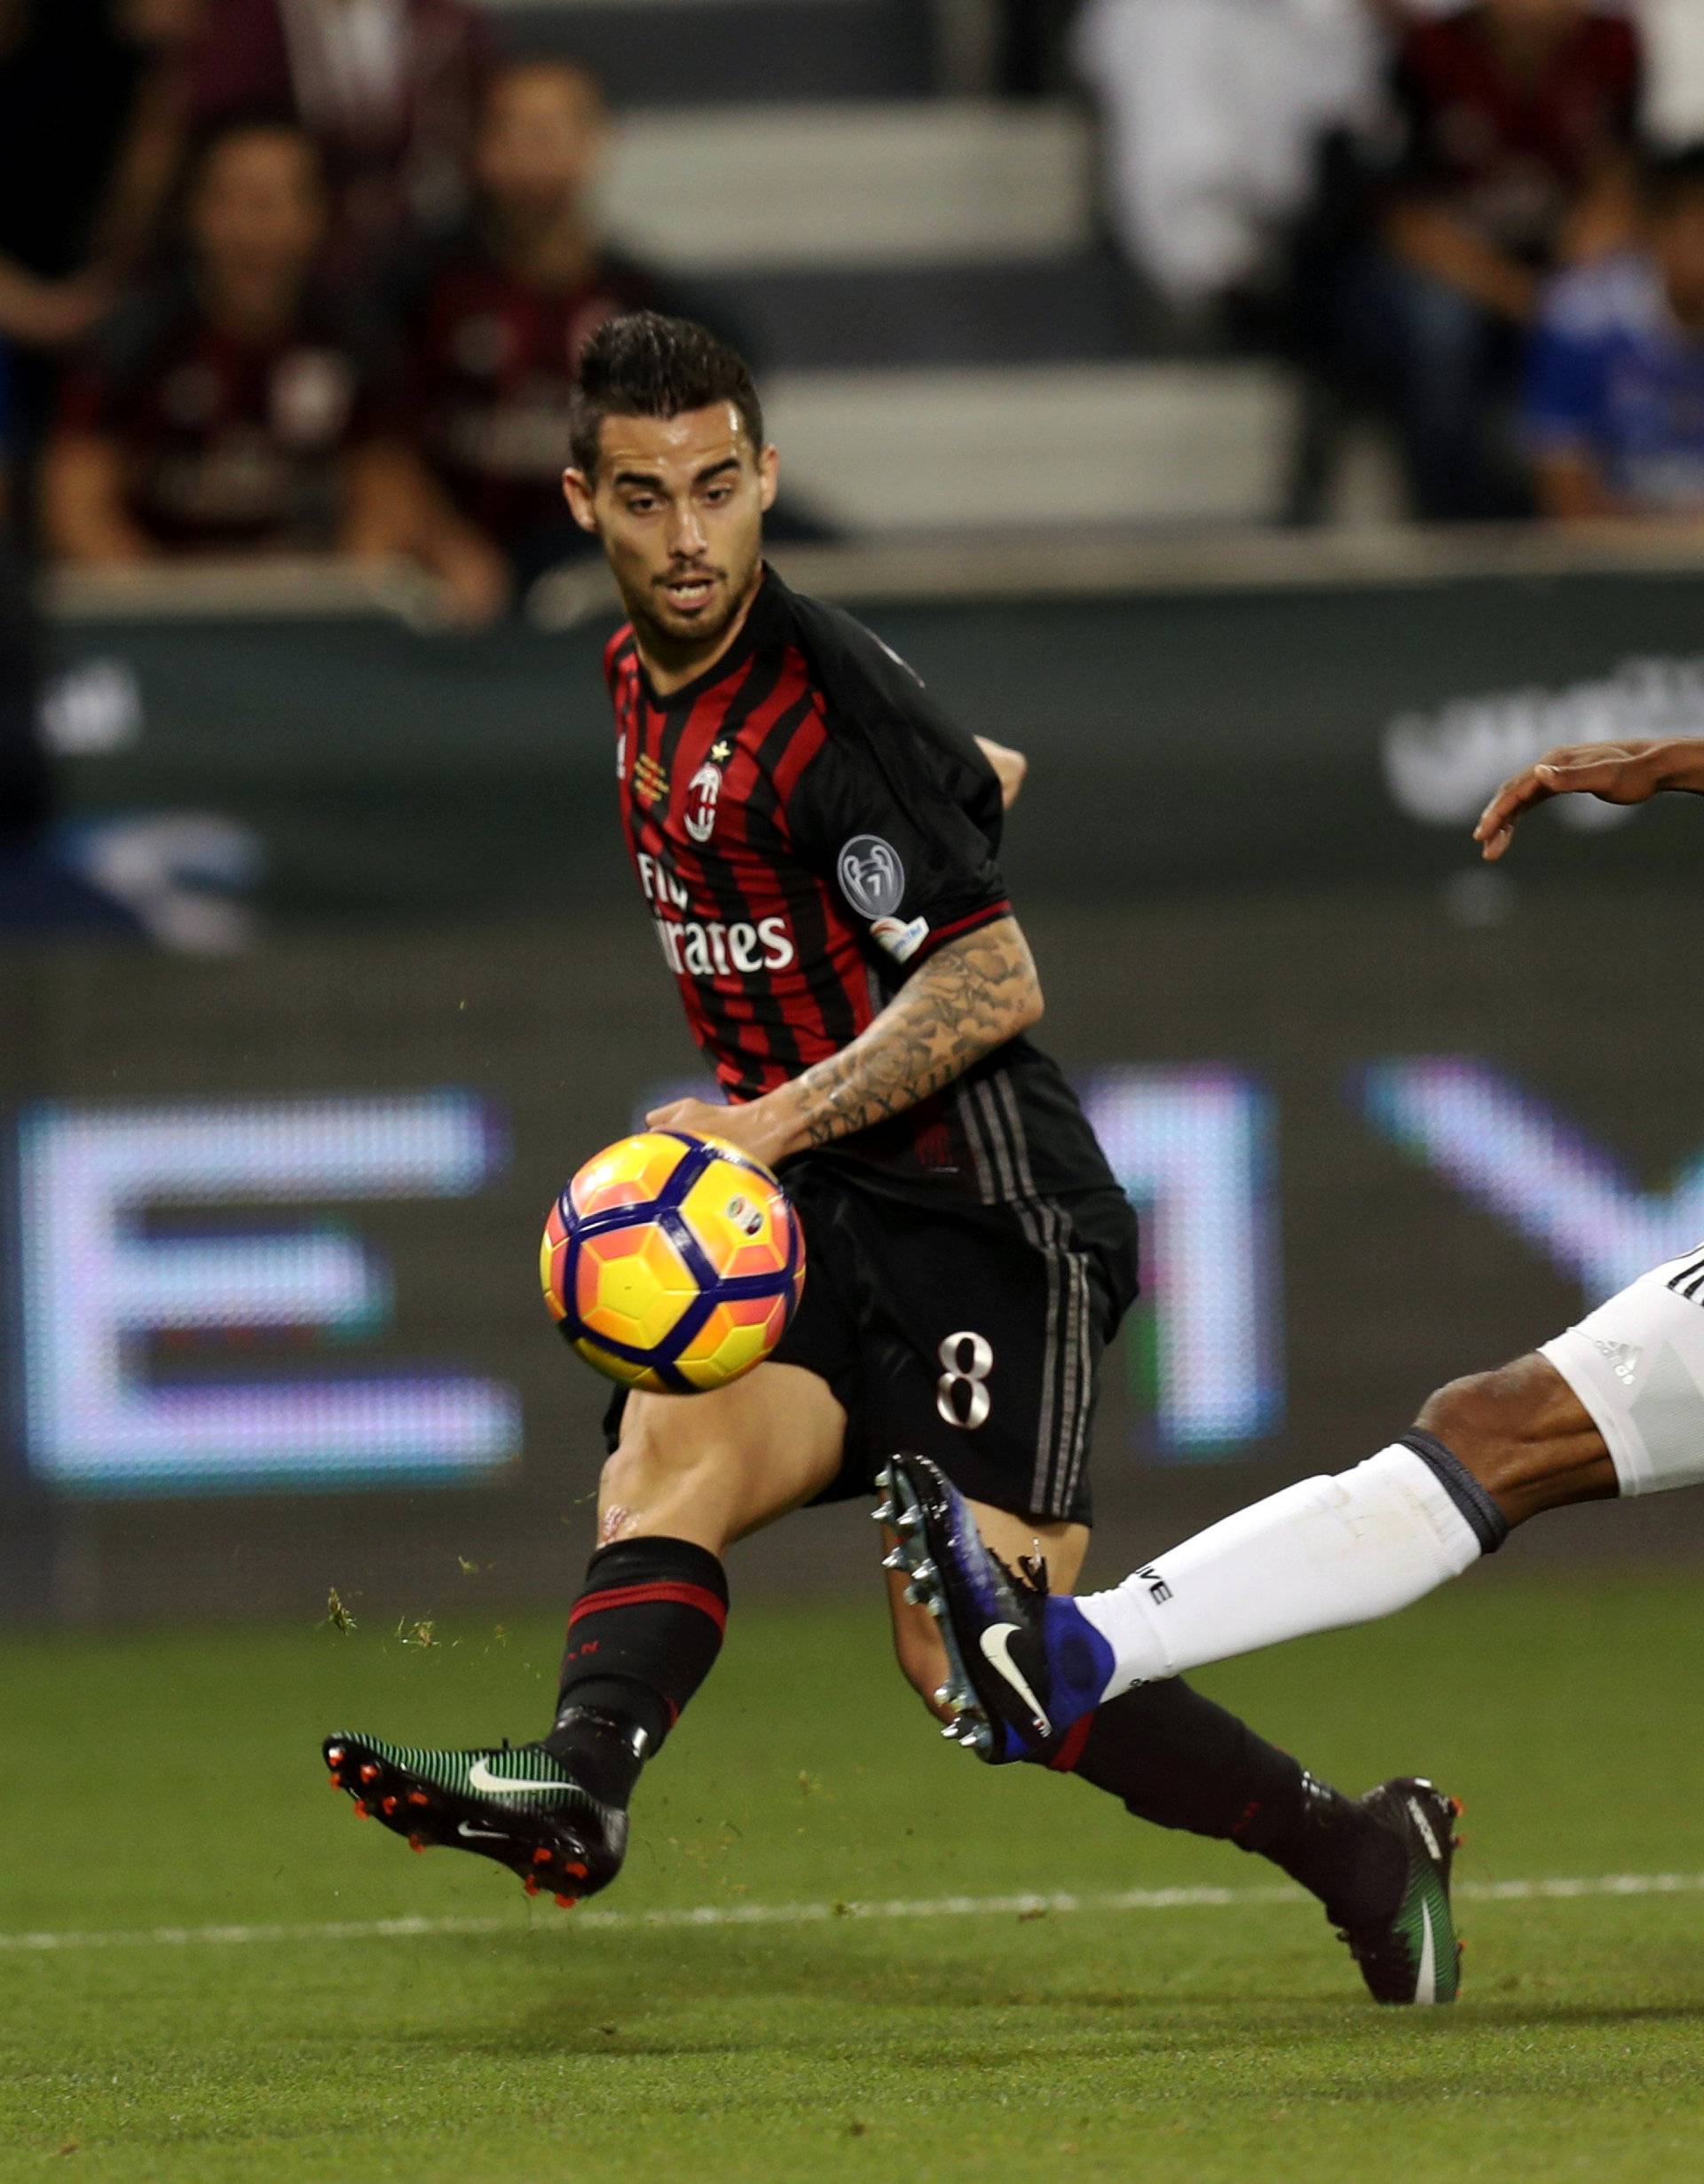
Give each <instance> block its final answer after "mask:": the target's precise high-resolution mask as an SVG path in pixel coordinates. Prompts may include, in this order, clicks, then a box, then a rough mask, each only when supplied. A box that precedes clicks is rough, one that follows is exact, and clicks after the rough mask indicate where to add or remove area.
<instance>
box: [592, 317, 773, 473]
mask: <svg viewBox="0 0 1704 2184" xmlns="http://www.w3.org/2000/svg"><path fill="white" fill-rule="evenodd" d="M717 402H731V403H732V404H733V406H734V407H735V408H736V409H737V410H738V412H739V415H740V422H742V423H743V424H744V425H745V427H746V432H747V434H748V435H749V437H750V439H751V443H752V445H753V448H761V446H762V445H763V406H762V404H761V402H760V401H759V400H758V398H757V388H756V386H755V384H754V383H753V379H752V374H751V367H750V366H749V365H748V364H747V363H746V359H745V358H744V357H742V356H741V355H740V354H739V353H738V351H737V350H733V349H730V347H729V346H728V343H726V342H724V341H722V340H720V339H719V338H718V337H717V336H716V335H714V334H713V333H712V332H711V331H710V329H709V327H703V326H699V325H698V324H697V322H696V321H695V320H693V319H667V318H665V317H664V316H663V314H662V312H661V311H629V312H628V313H627V315H626V316H625V317H623V318H619V319H608V320H606V321H605V323H604V325H603V326H601V327H599V328H598V330H597V332H596V334H594V335H593V336H592V338H591V340H590V341H588V343H587V344H586V346H585V348H584V350H583V351H581V352H580V376H579V378H578V379H577V380H576V381H575V382H574V392H573V399H572V404H571V406H570V408H569V413H568V438H569V445H570V446H571V448H572V452H573V458H574V468H575V469H577V470H582V471H584V472H585V474H586V476H587V477H588V478H589V477H596V474H597V453H598V433H599V431H600V430H601V429H602V427H603V423H604V419H605V418H606V417H680V416H682V415H684V414H685V413H686V412H687V411H689V410H695V409H708V408H710V407H711V406H712V405H713V404H714V403H717Z"/></svg>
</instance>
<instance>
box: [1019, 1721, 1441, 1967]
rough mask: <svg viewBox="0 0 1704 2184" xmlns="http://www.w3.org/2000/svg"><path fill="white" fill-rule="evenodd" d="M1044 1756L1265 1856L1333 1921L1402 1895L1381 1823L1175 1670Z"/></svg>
mask: <svg viewBox="0 0 1704 2184" xmlns="http://www.w3.org/2000/svg"><path fill="white" fill-rule="evenodd" d="M1047 1764H1048V1765H1049V1766H1050V1767H1053V1768H1055V1769H1057V1770H1059V1771H1060V1772H1061V1773H1066V1774H1075V1775H1080V1776H1081V1777H1082V1778H1083V1780H1084V1781H1085V1782H1092V1783H1093V1785H1094V1786H1095V1787H1096V1788H1097V1789H1101V1790H1106V1791H1108V1792H1109V1793H1110V1794H1112V1795H1113V1796H1114V1797H1117V1798H1122V1799H1123V1801H1124V1806H1125V1809H1127V1810H1128V1811H1130V1812H1132V1813H1133V1814H1135V1816H1136V1817H1137V1818H1138V1819H1140V1820H1150V1821H1152V1822H1153V1823H1154V1825H1156V1827H1176V1828H1184V1829H1187V1831H1188V1832H1189V1833H1191V1834H1194V1835H1212V1836H1217V1837H1219V1839H1220V1840H1221V1841H1227V1842H1234V1843H1235V1845H1236V1847H1237V1849H1239V1850H1247V1851H1250V1852H1251V1853H1252V1854H1253V1855H1254V1856H1256V1857H1265V1858H1270V1859H1271V1861H1272V1863H1273V1864H1274V1865H1276V1866H1277V1867H1278V1868H1279V1869H1280V1871H1281V1872H1283V1873H1288V1874H1289V1875H1290V1878H1291V1879H1292V1880H1298V1881H1299V1882H1300V1883H1301V1885H1302V1886H1303V1888H1306V1889H1307V1890H1308V1891H1309V1892H1310V1894H1312V1895H1314V1896H1318V1897H1319V1899H1320V1901H1321V1903H1322V1904H1324V1905H1325V1907H1326V1910H1327V1911H1328V1912H1329V1914H1330V1916H1331V1918H1332V1920H1333V1921H1334V1922H1335V1923H1336V1924H1337V1925H1338V1926H1361V1925H1369V1924H1372V1923H1374V1922H1375V1921H1377V1920H1380V1919H1383V1918H1385V1917H1388V1916H1389V1915H1390V1914H1391V1912H1393V1911H1394V1909H1395V1907H1396V1905H1397V1904H1398V1903H1399V1902H1400V1900H1401V1895H1402V1889H1403V1886H1404V1883H1405V1880H1406V1877H1407V1857H1406V1854H1405V1852H1404V1850H1403V1848H1402V1845H1401V1842H1400V1840H1399V1838H1398V1837H1396V1836H1395V1835H1394V1834H1393V1833H1392V1831H1391V1830H1390V1829H1389V1828H1387V1827H1385V1826H1384V1825H1381V1823H1380V1822H1379V1821H1377V1819H1375V1818H1374V1817H1373V1816H1372V1815H1371V1814H1370V1813H1369V1812H1368V1811H1366V1809H1364V1808H1363V1807H1362V1806H1361V1805H1358V1804H1356V1803H1354V1802H1353V1801H1352V1800H1350V1799H1349V1798H1347V1797H1345V1796H1344V1795H1343V1794H1342V1793H1341V1792H1340V1791H1338V1790H1334V1789H1332V1788H1331V1787H1330V1786H1329V1784H1328V1783H1324V1782H1321V1781H1320V1780H1319V1779H1318V1778H1316V1777H1315V1776H1314V1775H1311V1774H1309V1773H1308V1772H1307V1770H1306V1768H1304V1767H1303V1766H1301V1765H1300V1764H1299V1763H1298V1762H1297V1761H1296V1760H1293V1759H1292V1758H1291V1757H1290V1754H1289V1753H1288V1752H1281V1751H1280V1750H1279V1749H1278V1747H1277V1746H1276V1745H1272V1744H1268V1743H1267V1742H1266V1739H1264V1738H1262V1737H1257V1736H1256V1735H1255V1733H1254V1731H1252V1730H1251V1729H1250V1727H1249V1726H1248V1724H1247V1723H1245V1722H1240V1721H1238V1719H1237V1718H1236V1716H1235V1715H1234V1714H1227V1712H1226V1711H1225V1709H1224V1707H1218V1706H1215V1705H1214V1704H1213V1702H1212V1700H1211V1699H1203V1697H1202V1695H1201V1693H1200V1692H1199V1691H1192V1690H1191V1689H1190V1687H1189V1686H1188V1684H1187V1683H1181V1682H1179V1680H1178V1679H1176V1678H1175V1677H1173V1678H1172V1679H1170V1680H1168V1681H1167V1682H1165V1683H1139V1684H1138V1685H1137V1686H1136V1687H1135V1689H1134V1690H1132V1691H1126V1692H1125V1693H1124V1696H1123V1697H1122V1698H1120V1699H1113V1700H1112V1701H1111V1702H1110V1704H1108V1705H1107V1706H1104V1707H1099V1708H1098V1709H1097V1710H1096V1711H1095V1712H1094V1713H1093V1714H1090V1715H1084V1717H1083V1718H1082V1720H1081V1721H1079V1722H1078V1723H1076V1725H1075V1726H1074V1727H1073V1728H1072V1729H1071V1730H1069V1731H1068V1732H1067V1733H1066V1735H1065V1737H1064V1738H1063V1739H1061V1743H1060V1746H1059V1748H1058V1750H1057V1751H1055V1752H1054V1753H1053V1755H1052V1756H1051V1757H1050V1759H1049V1760H1048V1762H1047Z"/></svg>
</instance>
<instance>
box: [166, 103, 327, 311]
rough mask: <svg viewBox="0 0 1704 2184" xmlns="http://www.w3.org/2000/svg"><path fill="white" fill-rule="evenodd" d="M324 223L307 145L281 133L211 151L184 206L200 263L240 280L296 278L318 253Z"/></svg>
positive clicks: (253, 135)
mask: <svg viewBox="0 0 1704 2184" xmlns="http://www.w3.org/2000/svg"><path fill="white" fill-rule="evenodd" d="M325 223H326V202H325V192H324V190H323V188H322V187H321V185H320V179H319V164H318V162H317V161H316V160H315V158H314V154H313V150H312V146H310V145H309V144H308V143H307V142H306V141H305V140H304V138H300V137H298V136H296V134H294V132H293V131H291V130H283V129H278V130H253V131H250V132H247V133H245V134H244V135H242V136H239V137H232V138H228V139H227V140H226V141H225V143H224V144H221V145H220V146H217V148H216V149H215V151H214V152H213V153H212V154H211V156H210V157H209V161H208V163H207V166H206V167H205V169H204V170H202V173H201V178H200V181H199V182H198V184H197V185H196V189H195V195H194V200H193V203H192V205H191V207H190V227H191V232H192V233H193V236H194V240H195V246H196V249H197V251H198V252H199V254H200V256H201V261H202V263H203V264H205V265H206V266H207V267H208V268H209V270H210V271H212V272H214V273H215V274H216V275H220V274H222V275H225V276H228V277H237V278H241V279H242V280H244V281H245V283H247V282H250V281H254V280H262V279H265V278H268V277H270V278H272V279H273V280H279V281H286V280H290V281H294V280H299V279H300V278H301V276H302V275H303V274H304V273H305V272H306V271H307V269H308V267H309V266H310V265H311V264H312V263H313V260H314V257H315V256H316V255H317V253H318V251H319V245H320V242H321V240H322V239H323V237H324V234H325Z"/></svg>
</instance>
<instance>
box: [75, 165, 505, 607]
mask: <svg viewBox="0 0 1704 2184" xmlns="http://www.w3.org/2000/svg"><path fill="white" fill-rule="evenodd" d="M186 217H187V225H188V242H189V263H188V266H187V269H186V271H185V272H184V273H183V274H180V275H178V276H176V277H174V278H171V279H170V280H166V281H164V282H162V284H161V285H160V286H159V287H157V288H155V289H154V290H153V291H151V292H149V293H146V294H144V295H142V296H138V298H137V299H136V301H135V302H134V303H132V304H129V305H127V306H126V307H124V308H123V309H122V311H120V312H119V313H118V314H117V315H116V316H115V317H114V319H113V320H112V321H111V322H110V323H109V324H108V325H107V326H106V327H105V328H104V329H103V330H102V332H101V334H100V335H99V338H98V340H97V342H96V343H95V345H94V347H93V349H92V351H91V354H90V355H89V356H88V357H87V359H85V360H84V361H83V363H82V364H81V365H80V367H78V368H77V369H76V370H75V373H74V375H73V376H72V378H71V380H70V382H68V384H67V390H66V395H65V400H64V405H63V410H62V414H61V418H60V422H59V429H58V431H57V432H56V434H55V437H54V439H53V442H52V444H51V447H50V449H49V453H48V457H47V461H46V465H45V469H44V475H43V527H44V531H45V533H46V537H47V540H48V543H49V545H50V546H51V548H52V550H53V551H54V552H56V553H57V554H59V556H62V557H63V558H65V559H67V560H69V561H74V562H82V563H91V564H105V565H108V566H111V565H115V564H116V565H122V564H136V563H140V562H146V561H150V560H154V559H157V558H160V557H162V556H181V555H185V554H222V555H231V554H243V555H248V554H254V553H280V552H284V553H298V552H316V553H318V552H340V553H343V554H346V555H351V556H356V557H359V558H364V559H368V560H384V561H390V560H395V559H397V558H398V557H401V556H413V557H414V559H416V560H418V561H419V562H420V563H422V564H424V565H425V566H427V567H428V568H430V569H432V570H434V571H435V572H437V573H438V574H439V575H440V576H441V577H442V578H444V579H445V580H446V583H447V584H448V585H449V587H450V590H451V594H452V597H453V600H454V604H455V605H456V606H457V608H459V610H460V611H461V614H462V615H463V616H464V617H465V618H467V619H487V618H488V617H489V616H490V615H491V614H493V613H494V612H495V611H497V610H498V608H499V607H500V606H501V601H502V597H503V591H504V579H503V574H502V571H501V565H500V564H499V563H498V562H497V559H496V557H495V556H493V554H492V552H491V550H490V549H489V548H487V547H486V546H485V544H484V542H483V541H482V540H479V539H478V538H477V536H476V535H475V534H474V533H473V532H470V531H469V528H468V526H467V525H465V524H462V523H461V521H460V519H459V518H457V517H455V516H454V514H453V512H452V511H451V510H450V509H448V507H447V506H446V503H445V502H444V501H443V497H442V495H441V494H440V493H438V490H437V488H436V487H435V486H434V485H432V483H431V481H430V478H429V477H428V476H427V474H426V472H425V470H424V469H423V468H422V465H421V463H420V461H419V460H418V458H417V457H416V456H415V455H414V453H412V452H411V451H410V449H409V448H408V446H407V445H406V442H405V440H404V438H403V432H402V425H401V422H400V414H399V389H398V383H397V381H396V378H395V375H394V374H393V372H392V369H391V367H390V359H389V357H388V355H387V350H386V344H385V343H384V340H383V335H380V334H379V333H378V332H377V331H376V330H375V327H373V326H372V325H371V324H370V323H369V322H368V321H367V319H365V317H364V315H363V314H362V313H361V312H360V311H359V310H358V309H357V308H356V307H355V306H354V305H353V304H351V301H350V300H349V299H348V298H347V297H345V296H341V295H340V294H339V293H338V292H337V291H336V290H335V289H332V288H327V287H325V286H324V285H322V284H321V283H320V282H319V280H317V279H316V278H315V275H314V271H313V269H314V265H315V261H316V258H317V256H318V253H319V247H320V244H321V241H322V240H323V237H324V233H325V225H326V193H325V186H324V182H323V178H322V176H321V171H320V164H319V154H318V153H317V151H316V149H315V147H314V145H313V143H312V139H311V138H308V137H306V136H305V135H304V134H303V132H302V131H301V130H298V129H296V127H295V126H294V125H293V124H291V123H288V122H248V123H233V124H231V125H229V126H227V127H226V128H225V129H224V130H220V131H218V132H217V133H216V134H215V136H214V137H213V138H211V139H210V140H209V143H208V144H207V146H205V148H204V149H203V151H202V152H201V155H200V158H199V161H198V162H197V164H196V165H195V167H194V169H193V171H192V174H191V177H190V180H189V187H188V193H187V199H186Z"/></svg>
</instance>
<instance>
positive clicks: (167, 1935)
mask: <svg viewBox="0 0 1704 2184" xmlns="http://www.w3.org/2000/svg"><path fill="white" fill-rule="evenodd" d="M1455 1893H1456V1896H1457V1898H1458V1899H1460V1900H1461V1901H1463V1902H1465V1903H1471V1904H1527V1903H1540V1902H1566V1901H1571V1900H1573V1899H1574V1897H1577V1896H1700V1895H1704V1873H1597V1874H1593V1875H1591V1876H1590V1877H1589V1878H1587V1879H1584V1880H1481V1881H1472V1880H1469V1881H1463V1882H1462V1883H1461V1884H1460V1885H1459V1886H1458V1887H1457V1888H1456V1891H1455ZM1299 1900H1301V1891H1300V1890H1299V1889H1297V1888H1125V1889H1123V1890H1121V1891H1119V1892H1118V1893H1116V1894H1113V1895H1095V1896H1072V1895H1069V1894H1064V1893H1058V1894H1053V1895H1048V1896H921V1897H915V1898H909V1899H906V1898H902V1899H899V1900H897V1901H895V1902H890V1903H874V1904H852V1903H845V1904H698V1905H696V1906H694V1907H692V1908H690V1909H686V1910H680V1911H583V1912H580V1913H579V1915H578V1916H577V1917H576V1918H575V1919H573V1920H572V1921H566V1922H564V1923H563V1924H562V1925H561V1926H559V1927H557V1928H555V1931H556V1932H558V1933H562V1934H573V1933H577V1932H579V1933H583V1932H584V1931H585V1930H586V1929H587V1928H588V1927H589V1928H595V1929H596V1931H598V1932H600V1933H604V1932H608V1931H611V1930H620V1931H624V1932H636V1931H638V1930H639V1929H641V1928H647V1927H651V1928H656V1927H662V1928H674V1929H676V1930H678V1929H680V1928H687V1927H742V1926H819V1925H820V1926H826V1925H829V1924H831V1923H832V1921H833V1920H837V1919H858V1920H870V1919H1003V1918H1004V1919H1014V1918H1022V1917H1025V1916H1029V1917H1035V1916H1037V1915H1038V1914H1041V1913H1045V1912H1057V1913H1060V1914H1067V1913H1069V1912H1080V1911H1086V1912H1121V1911H1217V1910H1221V1909H1235V1908H1237V1907H1239V1906H1241V1905H1244V1904H1288V1903H1291V1902H1297V1901H1299ZM528 1930H529V1929H528V1928H526V1927H525V1926H523V1925H521V1924H520V1923H519V1922H518V1921H517V1920H514V1919H503V1918H484V1919H346V1920H327V1921H326V1922H324V1923H322V1924H319V1925H317V1926H157V1927H138V1928H133V1929H131V1930H129V1931H120V1932H117V1933H108V1934H75V1933H57V1934H55V1933H48V1934H0V1951H5V1950H20V1951H50V1950H55V1949H182V1948H188V1947H191V1946H193V1945H197V1944H213V1945H216V1946H224V1947H229V1946H231V1945H233V1944H236V1943H240V1942H335V1941H413V1940H416V1939H418V1938H420V1937H422V1936H431V1935H438V1934H523V1933H525V1932H527V1931H528Z"/></svg>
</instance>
